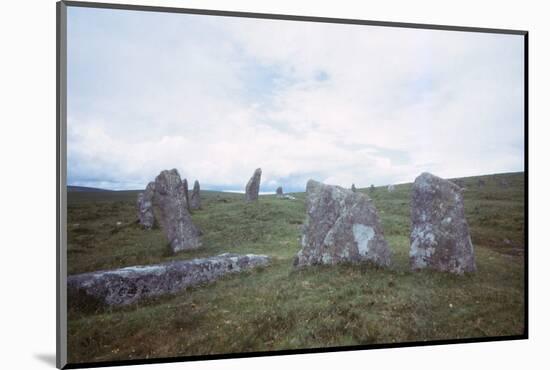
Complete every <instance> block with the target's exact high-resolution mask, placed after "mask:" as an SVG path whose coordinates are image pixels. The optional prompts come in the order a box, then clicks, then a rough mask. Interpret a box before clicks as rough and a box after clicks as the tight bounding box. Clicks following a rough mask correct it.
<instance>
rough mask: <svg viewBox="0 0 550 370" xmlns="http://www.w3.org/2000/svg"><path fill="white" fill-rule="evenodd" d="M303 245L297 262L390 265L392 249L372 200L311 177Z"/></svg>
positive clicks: (303, 264)
mask: <svg viewBox="0 0 550 370" xmlns="http://www.w3.org/2000/svg"><path fill="white" fill-rule="evenodd" d="M306 192H307V194H306V212H307V213H306V221H305V223H304V227H303V231H302V249H301V250H300V251H299V252H298V254H297V255H296V257H295V258H294V266H297V267H300V266H306V265H315V264H328V265H333V264H336V263H340V262H364V261H370V262H372V263H374V264H376V265H380V266H388V265H389V264H390V259H391V252H390V250H389V248H388V244H387V243H386V240H385V239H384V233H383V231H382V226H381V225H380V221H379V219H378V213H377V211H376V208H375V207H374V204H373V203H372V201H371V200H370V199H369V198H368V197H367V196H365V195H363V194H361V193H354V192H353V191H351V190H346V189H344V188H341V187H339V186H332V185H325V184H322V183H320V182H317V181H313V180H309V181H308V183H307V188H306Z"/></svg>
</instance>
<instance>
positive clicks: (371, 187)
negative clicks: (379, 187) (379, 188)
mask: <svg viewBox="0 0 550 370" xmlns="http://www.w3.org/2000/svg"><path fill="white" fill-rule="evenodd" d="M375 189H376V188H375V187H374V185H373V184H371V185H370V187H369V191H370V192H371V193H374V190H375Z"/></svg>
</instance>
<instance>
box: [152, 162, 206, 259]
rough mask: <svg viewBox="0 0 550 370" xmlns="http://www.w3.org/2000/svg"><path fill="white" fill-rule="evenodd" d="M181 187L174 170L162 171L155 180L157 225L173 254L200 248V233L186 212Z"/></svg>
mask: <svg viewBox="0 0 550 370" xmlns="http://www.w3.org/2000/svg"><path fill="white" fill-rule="evenodd" d="M183 186H184V185H183V183H182V181H181V178H180V175H179V173H178V171H177V170H176V169H173V170H170V171H168V170H165V171H162V172H161V173H160V175H158V176H157V177H156V179H155V205H156V206H158V210H159V212H158V213H159V223H160V225H161V228H162V229H163V230H164V233H165V234H166V237H167V238H168V242H169V243H170V248H171V249H172V252H174V253H175V252H179V251H182V250H188V249H196V248H198V247H200V246H201V242H200V239H199V236H200V231H199V229H198V228H197V227H196V226H195V225H194V224H193V222H192V221H191V215H190V214H189V212H188V211H187V203H186V200H185V192H184V189H183Z"/></svg>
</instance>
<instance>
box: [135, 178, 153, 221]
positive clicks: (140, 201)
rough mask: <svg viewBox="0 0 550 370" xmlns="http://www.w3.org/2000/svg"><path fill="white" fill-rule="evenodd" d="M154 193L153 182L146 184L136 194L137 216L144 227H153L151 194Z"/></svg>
mask: <svg viewBox="0 0 550 370" xmlns="http://www.w3.org/2000/svg"><path fill="white" fill-rule="evenodd" d="M154 194H155V183H154V182H150V183H149V184H147V187H146V188H145V191H144V192H143V193H139V194H138V198H137V216H138V220H139V224H140V225H141V226H143V227H144V228H146V229H150V228H152V227H153V224H154V223H155V214H154V212H153V196H154Z"/></svg>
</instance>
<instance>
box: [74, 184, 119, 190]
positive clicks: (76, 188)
mask: <svg viewBox="0 0 550 370" xmlns="http://www.w3.org/2000/svg"><path fill="white" fill-rule="evenodd" d="M67 191H112V190H106V189H99V188H90V187H87V186H74V185H67Z"/></svg>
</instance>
